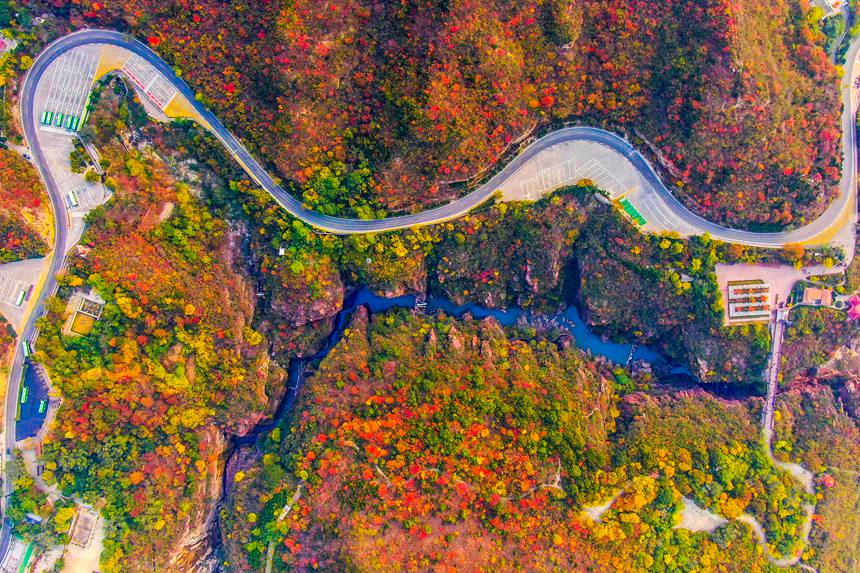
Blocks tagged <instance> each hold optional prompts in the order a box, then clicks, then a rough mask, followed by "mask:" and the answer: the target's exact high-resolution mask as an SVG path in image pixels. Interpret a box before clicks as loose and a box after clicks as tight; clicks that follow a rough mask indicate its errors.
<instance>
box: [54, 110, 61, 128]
mask: <svg viewBox="0 0 860 573" xmlns="http://www.w3.org/2000/svg"><path fill="white" fill-rule="evenodd" d="M54 125H55V126H57V127H63V114H61V113H59V112H57V118H56V119H55V120H54Z"/></svg>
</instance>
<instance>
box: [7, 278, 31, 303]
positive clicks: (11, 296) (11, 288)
mask: <svg viewBox="0 0 860 573" xmlns="http://www.w3.org/2000/svg"><path fill="white" fill-rule="evenodd" d="M32 286H33V285H32V284H30V283H27V282H25V281H23V280H21V279H18V278H15V277H13V276H11V275H8V274H0V303H3V304H8V305H12V306H19V305H17V304H15V303H16V302H18V297H19V295H20V293H21V291H24V290H26V291H28V293H29V290H30V288H31V287H32ZM25 299H26V297H25Z"/></svg>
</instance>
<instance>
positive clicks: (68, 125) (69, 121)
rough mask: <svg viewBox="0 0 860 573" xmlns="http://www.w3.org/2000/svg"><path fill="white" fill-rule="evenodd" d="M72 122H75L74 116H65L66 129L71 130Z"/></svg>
mask: <svg viewBox="0 0 860 573" xmlns="http://www.w3.org/2000/svg"><path fill="white" fill-rule="evenodd" d="M74 121H75V116H73V115H67V116H66V129H69V130H71V129H72V122H74Z"/></svg>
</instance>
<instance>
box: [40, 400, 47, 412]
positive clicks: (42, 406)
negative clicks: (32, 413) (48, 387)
mask: <svg viewBox="0 0 860 573" xmlns="http://www.w3.org/2000/svg"><path fill="white" fill-rule="evenodd" d="M47 409H48V401H47V400H45V399H44V398H42V399H41V400H39V413H40V414H44V413H45V410H47Z"/></svg>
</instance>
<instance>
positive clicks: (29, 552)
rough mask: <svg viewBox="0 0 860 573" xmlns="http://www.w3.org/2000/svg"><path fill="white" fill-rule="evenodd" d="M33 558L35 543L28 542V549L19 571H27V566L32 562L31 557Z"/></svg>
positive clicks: (21, 572) (23, 572) (19, 572)
mask: <svg viewBox="0 0 860 573" xmlns="http://www.w3.org/2000/svg"><path fill="white" fill-rule="evenodd" d="M32 558H33V544H32V543H28V544H27V550H26V551H24V557H22V558H21V564H20V565H19V566H18V573H25V571H27V566H28V565H29V564H30V559H32Z"/></svg>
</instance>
